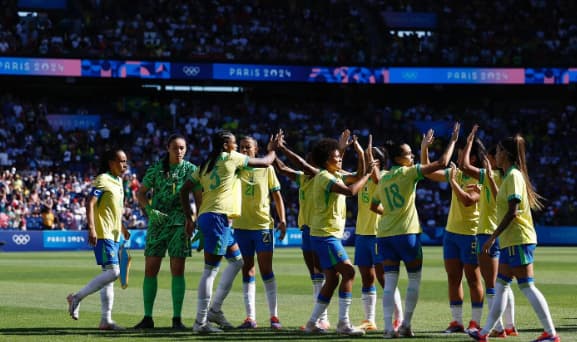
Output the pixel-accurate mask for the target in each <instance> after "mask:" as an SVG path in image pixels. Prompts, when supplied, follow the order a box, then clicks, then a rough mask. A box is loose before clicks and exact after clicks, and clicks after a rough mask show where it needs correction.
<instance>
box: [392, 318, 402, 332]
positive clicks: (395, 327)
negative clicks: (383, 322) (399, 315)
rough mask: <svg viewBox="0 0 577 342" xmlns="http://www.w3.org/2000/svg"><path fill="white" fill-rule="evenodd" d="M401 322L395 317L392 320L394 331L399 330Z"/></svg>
mask: <svg viewBox="0 0 577 342" xmlns="http://www.w3.org/2000/svg"><path fill="white" fill-rule="evenodd" d="M402 324H403V321H401V320H400V319H395V320H394V321H393V329H395V331H398V330H399V327H400V326H401V325H402Z"/></svg>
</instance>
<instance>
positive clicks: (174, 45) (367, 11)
mask: <svg viewBox="0 0 577 342" xmlns="http://www.w3.org/2000/svg"><path fill="white" fill-rule="evenodd" d="M56 2H62V1H61V0H60V1H56ZM18 3H19V1H18V0H1V1H0V4H1V6H2V12H1V13H0V23H1V25H0V55H1V54H5V55H26V56H30V55H34V56H52V57H95V58H113V57H116V58H156V59H158V58H166V59H187V60H190V59H194V60H210V61H218V60H220V61H235V62H254V61H255V60H258V61H259V62H260V63H296V64H318V63H322V64H333V63H334V64H341V63H342V64H353V65H354V64H360V65H382V64H386V65H455V64H457V65H485V66H486V65H494V66H503V65H506V66H510V65H513V66H531V65H542V64H543V63H546V64H557V65H564V64H570V63H571V62H572V61H573V58H574V56H575V53H577V16H575V13H576V12H577V3H576V2H574V1H567V0H551V1H545V0H530V1H522V0H504V1H479V0H474V1H459V0H443V1H439V0H393V1H388V0H387V1H385V0H363V1H353V0H288V1H273V0H248V1H238V0H210V1H201V0H170V1H168V0H146V1H129V0H68V4H67V10H66V11H45V12H40V13H37V15H36V16H30V15H23V16H19V15H18Z"/></svg>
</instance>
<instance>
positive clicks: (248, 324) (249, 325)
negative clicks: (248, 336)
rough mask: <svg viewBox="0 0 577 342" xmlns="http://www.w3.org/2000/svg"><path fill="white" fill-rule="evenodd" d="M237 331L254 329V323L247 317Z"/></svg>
mask: <svg viewBox="0 0 577 342" xmlns="http://www.w3.org/2000/svg"><path fill="white" fill-rule="evenodd" d="M237 329H256V321H255V320H253V319H251V318H249V317H247V318H246V319H245V320H244V322H242V324H241V325H239V326H238V327H237Z"/></svg>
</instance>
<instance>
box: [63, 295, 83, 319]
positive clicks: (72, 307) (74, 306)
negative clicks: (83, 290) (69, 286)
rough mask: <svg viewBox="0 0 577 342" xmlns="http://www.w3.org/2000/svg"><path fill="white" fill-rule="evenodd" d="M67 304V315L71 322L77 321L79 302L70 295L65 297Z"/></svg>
mask: <svg viewBox="0 0 577 342" xmlns="http://www.w3.org/2000/svg"><path fill="white" fill-rule="evenodd" d="M66 301H67V302H68V313H69V314H70V317H72V319H73V320H77V319H78V318H79V317H80V301H79V300H78V299H76V296H75V295H73V294H72V293H71V294H69V295H68V297H66Z"/></svg>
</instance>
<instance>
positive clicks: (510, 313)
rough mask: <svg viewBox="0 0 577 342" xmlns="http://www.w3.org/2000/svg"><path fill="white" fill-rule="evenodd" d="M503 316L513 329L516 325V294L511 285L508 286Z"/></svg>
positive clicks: (508, 325) (507, 325)
mask: <svg viewBox="0 0 577 342" xmlns="http://www.w3.org/2000/svg"><path fill="white" fill-rule="evenodd" d="M503 318H504V320H505V325H506V327H507V328H509V329H511V328H513V327H514V326H515V294H514V293H513V289H512V288H511V287H508V288H507V306H506V307H505V312H503Z"/></svg>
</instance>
